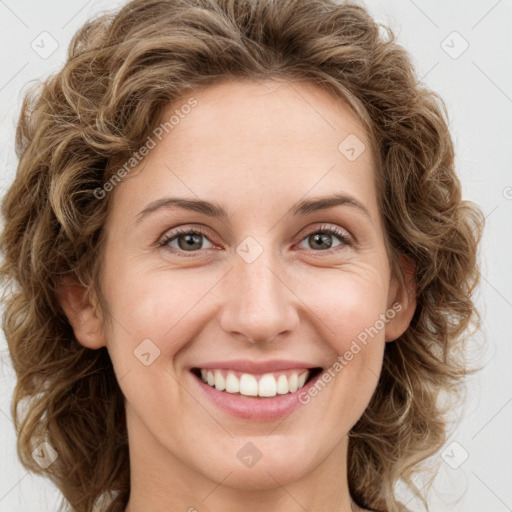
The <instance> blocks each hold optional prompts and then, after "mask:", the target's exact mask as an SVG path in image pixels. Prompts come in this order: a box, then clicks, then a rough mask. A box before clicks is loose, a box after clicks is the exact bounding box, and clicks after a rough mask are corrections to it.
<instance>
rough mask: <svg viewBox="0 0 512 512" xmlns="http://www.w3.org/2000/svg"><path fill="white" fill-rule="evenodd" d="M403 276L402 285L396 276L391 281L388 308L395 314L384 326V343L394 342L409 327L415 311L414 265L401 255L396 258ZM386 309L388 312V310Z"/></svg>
mask: <svg viewBox="0 0 512 512" xmlns="http://www.w3.org/2000/svg"><path fill="white" fill-rule="evenodd" d="M398 262H399V265H400V269H401V271H402V274H403V276H404V279H403V281H404V282H403V283H402V282H401V281H400V279H399V278H398V277H396V276H393V278H392V280H391V286H390V290H389V296H388V308H389V309H391V310H393V311H394V312H395V315H394V316H393V317H391V315H388V317H389V318H390V320H389V322H388V323H387V324H386V337H385V340H386V341H395V340H396V339H397V338H399V337H400V336H401V335H402V334H403V333H404V332H405V331H406V330H407V328H408V327H409V324H410V323H411V320H412V317H413V315H414V311H415V310H416V276H415V270H414V263H413V262H412V260H411V259H410V258H408V257H407V256H405V255H403V254H402V255H401V256H400V257H399V258H398ZM389 309H388V310H389Z"/></svg>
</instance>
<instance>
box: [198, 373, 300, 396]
mask: <svg viewBox="0 0 512 512" xmlns="http://www.w3.org/2000/svg"><path fill="white" fill-rule="evenodd" d="M309 374H310V371H309V370H292V371H287V372H286V375H285V374H284V373H279V372H276V373H275V374H274V373H265V374H264V375H262V376H261V377H259V380H258V378H257V377H256V376H254V375H251V374H250V373H242V374H238V375H240V377H238V376H237V375H236V374H235V372H233V371H232V370H228V371H227V372H226V370H205V369H201V379H202V380H203V382H205V383H207V384H208V385H209V386H212V387H214V388H215V389H217V390H218V391H226V392H227V393H240V394H241V395H244V396H261V397H273V396H276V394H279V395H286V394H287V393H295V392H296V391H297V390H298V389H300V388H302V387H303V386H304V384H305V383H306V380H307V379H308V377H309Z"/></svg>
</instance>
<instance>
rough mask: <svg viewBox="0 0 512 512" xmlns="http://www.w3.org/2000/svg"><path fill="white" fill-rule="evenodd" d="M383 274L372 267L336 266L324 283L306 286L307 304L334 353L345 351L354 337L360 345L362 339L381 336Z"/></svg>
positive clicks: (384, 290) (383, 305)
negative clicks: (335, 270)
mask: <svg viewBox="0 0 512 512" xmlns="http://www.w3.org/2000/svg"><path fill="white" fill-rule="evenodd" d="M385 277H386V276H384V279H383V278H382V276H381V275H380V274H379V272H377V271H375V270H369V269H366V271H363V270H362V269H361V268H358V269H356V268H352V269H350V270H348V269H347V270H341V269H340V270H339V271H338V272H337V274H334V275H333V276H332V279H330V280H329V281H328V282H327V281H326V283H325V285H323V286H322V285H321V281H319V280H317V281H316V285H317V286H309V289H308V294H309V300H308V303H309V304H311V305H312V309H314V312H315V313H316V315H317V316H318V318H319V319H320V320H321V321H322V323H323V325H324V332H325V333H326V336H327V339H328V340H329V343H330V344H331V345H332V346H333V348H335V350H336V352H337V353H338V354H341V353H343V352H345V351H346V350H348V349H349V348H350V346H351V343H352V341H354V340H361V343H360V345H361V346H364V340H365V338H366V339H370V338H372V339H373V338H376V339H379V340H381V339H382V340H383V339H384V328H383V327H384V324H383V322H382V320H381V318H382V316H383V315H384V314H385V311H386V305H387V288H386V286H385Z"/></svg>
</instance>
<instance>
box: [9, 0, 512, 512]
mask: <svg viewBox="0 0 512 512" xmlns="http://www.w3.org/2000/svg"><path fill="white" fill-rule="evenodd" d="M123 3H124V2H115V1H113V0H104V1H99V0H89V1H86V0H73V1H70V0H46V1H45V2H35V1H28V0H0V113H1V114H0V122H1V124H0V141H1V144H0V193H1V192H2V190H3V189H5V188H6V187H8V186H9V183H10V182H11V180H12V178H13V176H14V173H15V170H16V162H17V161H16V156H15V153H14V127H15V124H16V119H17V115H18V112H19V106H20V99H21V94H22V89H23V87H24V86H25V85H26V84H28V83H29V82H31V81H32V82H33V81H37V80H40V79H42V78H43V77H45V76H47V75H48V74H50V73H52V72H55V71H57V70H58V69H59V68H60V67H61V66H62V64H63V62H64V59H65V55H66V52H67V46H68V44H69V42H70V40H71V37H72V35H73V34H74V33H75V31H76V30H77V29H78V28H79V27H80V26H81V25H82V24H83V22H84V21H85V20H86V19H87V18H89V17H90V16H92V15H96V14H98V13H100V12H101V11H104V10H109V9H112V8H116V7H118V6H120V5H121V4H123ZM366 5H367V6H368V7H369V9H370V11H371V12H372V13H373V14H374V16H375V17H376V19H377V20H378V21H380V22H383V23H385V24H387V25H389V26H391V27H392V29H393V30H394V31H395V33H396V34H397V36H398V40H399V42H400V43H401V44H403V45H404V46H405V47H406V48H407V49H408V50H409V52H410V53H411V55H412V58H413V61H414V63H415V66H416V69H417V72H418V76H419V77H421V79H422V80H423V82H424V83H425V84H426V85H427V86H428V87H430V88H432V89H434V90H436V91H437V92H439V93H440V94H441V96H442V97H443V98H444V100H445V102H446V104H447V106H448V112H449V117H450V127H451V130H452V133H453V137H454V140H455V144H456V151H457V168H458V173H459V176H460V178H461V181H462V185H463V193H464V196H465V198H467V199H470V200H472V201H474V202H476V203H477V204H478V205H479V206H480V207H481V209H482V210H483V212H484V214H485V216H486V221H487V225H486V230H485V233H484V238H483V242H482V249H481V255H482V284H481V288H480V291H479V295H478V305H479V307H480V310H481V312H482V320H483V327H482V331H481V333H480V334H479V335H478V337H476V339H475V343H478V344H480V345H482V344H484V346H485V353H484V354H483V356H481V358H480V359H479V361H480V362H482V363H483V364H484V369H483V370H482V371H481V372H480V373H478V374H477V375H476V376H475V377H473V378H472V379H471V380H470V381H469V383H468V399H467V401H466V404H465V407H464V408H463V409H462V410H461V420H460V423H459V426H458V428H457V429H456V430H455V432H454V433H453V435H452V437H451V438H450V440H449V441H448V443H447V444H446V446H445V449H443V450H442V452H441V453H440V454H438V455H436V457H442V461H443V463H442V465H441V470H440V472H439V474H438V477H437V478H436V480H435V485H434V492H432V494H431V497H430V499H431V503H432V505H431V511H432V512H447V511H450V512H481V511H486V512H490V511H492V512H506V511H512V371H511V370H510V366H511V363H512V339H511V331H512V229H511V227H510V226H511V221H512V173H511V158H510V154H511V152H510V149H511V146H512V127H511V120H512V59H511V54H512V30H511V27H512V1H511V0H499V1H496V0H473V1H470V2H465V3H463V2H460V1H456V0H414V1H413V0H387V1H386V2H378V1H376V0H371V1H368V2H366ZM14 383H15V379H14V373H13V370H12V367H11V365H10V361H9V357H8V353H7V347H6V343H5V340H4V338H3V335H0V390H1V393H0V436H1V441H0V512H34V511H38V512H50V511H52V512H54V511H56V510H57V508H58V503H59V499H60V498H59V493H58V492H57V490H56V489H55V487H54V486H53V485H52V484H51V483H49V482H47V481H46V480H45V479H43V478H41V477H37V476H34V475H32V474H29V473H28V472H27V471H26V470H25V469H24V468H23V467H22V466H21V465H20V463H19V462H18V459H17V456H16V452H15V434H14V428H13V423H12V420H11V417H10V401H11V394H12V389H13V386H14ZM401 492H403V491H401ZM403 496H404V500H405V501H407V502H408V506H409V507H410V508H411V509H412V510H415V511H416V510H418V511H419V510H423V509H422V508H421V507H420V505H419V501H418V500H417V498H415V497H414V495H411V494H408V493H405V492H404V493H403ZM311 512H317V511H311Z"/></svg>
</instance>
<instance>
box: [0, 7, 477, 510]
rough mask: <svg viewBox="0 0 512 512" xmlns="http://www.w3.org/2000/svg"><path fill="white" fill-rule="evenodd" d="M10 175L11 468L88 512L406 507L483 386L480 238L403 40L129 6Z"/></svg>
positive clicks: (36, 119)
mask: <svg viewBox="0 0 512 512" xmlns="http://www.w3.org/2000/svg"><path fill="white" fill-rule="evenodd" d="M17 151H18V156H19V158H20V162H19V167H18V172H17V176H16V179H15V180H14V183H13V185H12V186H11V188H10V189H9V191H8V193H7V195H6V197H5V199H4V202H3V215H4V218H5V229H4V232H3V234H2V239H1V246H2V251H3V253H4V262H3V267H2V275H3V278H4V281H5V282H6V284H11V285H12V286H10V287H8V288H7V291H6V295H5V303H6V314H5V318H4V324H3V326H4V331H5V335H6V339H7V341H8V344H9V349H10V354H11V357H12V361H13V366H14V368H15V370H16V372H17V376H18V382H17V387H16V390H15V395H14V400H13V416H14V418H15V421H16V426H17V428H18V452H19V456H20V459H21V460H22V462H23V464H24V465H25V466H26V467H27V468H28V469H30V470H32V471H35V472H38V473H41V474H45V475H47V476H48V477H49V478H51V479H52V480H53V481H54V482H55V484H56V485H57V486H58V487H59V489H60V490H61V491H62V494H63V496H64V498H65V500H66V502H67V503H69V505H70V509H71V510H76V511H84V512H85V511H91V510H102V511H103V510H106V511H109V512H113V511H125V512H139V511H143V510H151V511H160V510H162V511H163V510H166V511H168V510H173V511H174V510H184V511H185V510H189V511H194V510H197V511H202V510H209V511H212V512H217V511H222V512H228V511H231V510H233V511H234V510H245V511H249V512H251V511H257V510H258V511H259V510H268V511H278V510H279V511H286V512H288V511H289V512H292V511H296V510H297V511H298V510H322V511H323V510H325V511H327V510H329V511H331V510H332V511H337V512H338V511H339V512H348V511H351V510H374V511H377V510H378V511H390V512H395V511H399V510H407V508H406V507H405V505H403V504H402V503H400V500H399V499H398V497H397V496H396V495H395V492H394V486H395V484H396V483H397V481H398V480H399V479H401V480H403V481H405V482H406V483H408V484H409V485H410V486H411V488H412V489H413V490H417V489H416V488H415V487H414V484H413V483H412V480H411V478H412V477H413V476H414V475H415V474H416V473H417V471H418V470H419V468H420V466H419V464H420V463H421V462H422V461H424V460H425V459H427V458H428V457H429V456H431V455H433V454H435V453H436V452H437V451H438V450H439V449H440V447H441V446H442V445H443V444H444V442H445V441H446V439H447V428H446V417H445V414H444V413H445V411H444V409H443V408H442V407H441V404H440V403H439V400H438V397H439V396H440V394H442V393H444V394H445V395H446V396H451V397H452V398H453V400H455V399H457V393H458V391H459V390H460V386H461V383H462V379H463V377H464V376H465V375H466V374H467V373H468V371H469V370H468V369H467V368H466V366H465V363H464V360H463V358H460V357H459V354H460V349H461V348H463V345H464V342H465V340H466V339H467V336H468V329H469V327H470V326H471V324H473V323H474V324H477V323H478V322H477V318H478V315H477V312H476V311H475V307H474V304H473V300H472V294H473V290H474V288H475V286H476V285H477V283H478V269H477V266H476V253H477V246H478V242H479V238H480V233H481V229H482V225H483V216H482V214H481V212H480V210H479V209H478V207H476V205H474V204H472V203H470V202H468V201H464V200H462V199H461V190H460V184H459V181H458V178H457V175H456V173H455V170H454V154H453V146H452V142H451V138H450V134H449V131H448V128H447V123H446V119H445V112H444V106H443V102H442V100H441V99H440V98H439V97H438V96H437V95H436V94H435V93H434V92H432V91H429V90H426V89H425V88H423V87H422V86H421V85H420V84H419V83H418V80H417V78H416V76H415V74H414V70H413V68H412V65H411V63H410V60H409V58H408V55H407V53H406V52H405V50H404V49H403V48H401V47H400V46H399V45H398V44H396V42H395V41H394V36H393V34H392V33H391V31H389V30H388V31H387V33H386V34H384V33H382V32H381V31H379V26H378V25H377V24H376V23H375V22H374V21H373V20H372V18H371V17H370V16H369V14H368V13H367V12H366V11H365V10H364V9H363V8H362V7H361V6H357V5H355V4H350V3H344V4H339V3H337V2H335V1H334V0H317V1H305V0H284V1H283V0H281V1H279V2H274V1H270V0H267V1H255V2H249V1H243V0H238V1H235V0H215V1H210V0H208V1H207V0H182V1H164V0H145V1H143V0H135V1H133V2H131V3H129V4H127V5H126V6H125V7H124V8H122V9H121V10H120V11H119V12H118V13H115V14H111V15H104V16H102V17H100V18H97V19H94V20H91V21H90V22H89V23H87V24H86V25H85V26H84V27H83V28H82V29H81V30H80V31H79V32H78V33H77V34H76V35H75V38H74V40H73V42H72V44H71V48H70V54H69V59H68V61H67V62H66V64H65V66H64V67H63V69H62V70H61V71H60V72H59V73H57V74H56V75H55V76H54V77H52V78H50V79H48V80H47V81H46V82H45V83H44V84H43V86H42V89H41V90H40V91H34V92H33V93H32V95H29V96H27V98H26V99H25V102H24V104H23V108H22V112H21V116H20V121H19V125H18V132H17ZM26 399H29V401H28V403H29V405H28V407H27V408H26V410H24V411H18V404H19V403H20V402H21V401H22V400H26ZM424 502H425V505H427V502H426V500H425V499H424Z"/></svg>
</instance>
